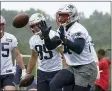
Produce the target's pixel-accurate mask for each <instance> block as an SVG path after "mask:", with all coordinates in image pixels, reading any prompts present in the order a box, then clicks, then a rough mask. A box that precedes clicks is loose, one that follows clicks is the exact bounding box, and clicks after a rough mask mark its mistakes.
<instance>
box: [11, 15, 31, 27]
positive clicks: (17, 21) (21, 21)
mask: <svg viewBox="0 0 112 91" xmlns="http://www.w3.org/2000/svg"><path fill="white" fill-rule="evenodd" d="M28 20H29V16H28V14H27V13H21V14H18V15H16V16H15V17H14V19H13V26H14V27H15V28H22V27H24V26H25V25H26V24H27V23H28Z"/></svg>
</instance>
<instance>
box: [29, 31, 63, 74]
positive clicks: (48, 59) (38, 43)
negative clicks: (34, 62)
mask: <svg viewBox="0 0 112 91" xmlns="http://www.w3.org/2000/svg"><path fill="white" fill-rule="evenodd" d="M54 35H55V32H54V31H53V30H50V33H49V36H50V38H52V37H53V36H54ZM29 44H30V48H31V49H33V50H34V51H36V52H37V53H38V54H39V57H38V68H39V69H40V70H42V71H46V72H51V71H56V70H60V69H62V61H61V57H60V54H59V52H58V50H57V48H56V49H54V50H51V51H49V50H47V48H46V46H45V43H44V40H42V39H41V38H40V36H39V35H33V36H32V37H31V39H30V41H29Z"/></svg>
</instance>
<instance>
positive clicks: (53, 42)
mask: <svg viewBox="0 0 112 91" xmlns="http://www.w3.org/2000/svg"><path fill="white" fill-rule="evenodd" d="M44 41H45V45H46V47H47V49H48V50H53V49H55V48H56V47H57V46H58V45H60V44H61V41H60V39H59V38H58V37H57V36H55V37H54V38H52V39H50V38H49V37H48V38H46V39H44Z"/></svg>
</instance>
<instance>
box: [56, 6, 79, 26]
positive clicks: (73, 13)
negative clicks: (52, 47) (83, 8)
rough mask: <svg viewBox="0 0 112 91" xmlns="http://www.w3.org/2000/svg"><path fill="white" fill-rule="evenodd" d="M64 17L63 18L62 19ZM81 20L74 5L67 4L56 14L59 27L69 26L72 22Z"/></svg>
mask: <svg viewBox="0 0 112 91" xmlns="http://www.w3.org/2000/svg"><path fill="white" fill-rule="evenodd" d="M61 16H63V18H61ZM77 20H79V15H78V12H77V9H76V7H75V6H74V5H72V4H66V5H64V6H63V7H61V8H59V9H58V11H57V13H56V21H57V24H58V25H62V24H65V25H67V24H69V23H71V22H74V21H77Z"/></svg>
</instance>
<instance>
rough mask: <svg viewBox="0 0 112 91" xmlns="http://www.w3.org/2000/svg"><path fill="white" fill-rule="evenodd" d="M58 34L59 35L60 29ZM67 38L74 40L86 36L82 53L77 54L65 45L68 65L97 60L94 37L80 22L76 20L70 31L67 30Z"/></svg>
mask: <svg viewBox="0 0 112 91" xmlns="http://www.w3.org/2000/svg"><path fill="white" fill-rule="evenodd" d="M56 36H59V29H58V30H57V33H56ZM65 36H66V38H67V39H69V40H71V41H72V42H73V41H74V39H75V38H84V39H85V46H84V49H83V51H82V53H81V54H77V53H75V52H73V51H72V50H70V49H68V48H67V47H65V46H64V47H63V49H64V54H65V57H66V61H67V63H68V65H84V64H89V63H91V62H93V61H94V60H96V61H97V57H96V52H95V50H94V47H93V42H92V38H91V37H90V36H89V34H88V31H87V30H86V29H85V28H84V27H83V26H82V25H81V24H79V23H77V22H75V23H74V24H73V25H72V26H71V27H70V28H69V29H68V31H65Z"/></svg>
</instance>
